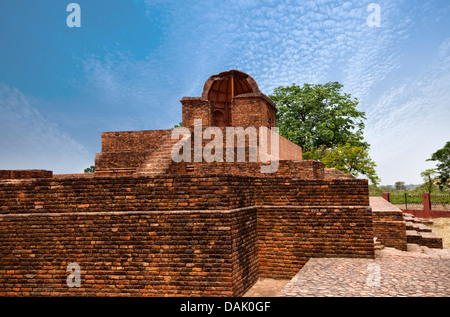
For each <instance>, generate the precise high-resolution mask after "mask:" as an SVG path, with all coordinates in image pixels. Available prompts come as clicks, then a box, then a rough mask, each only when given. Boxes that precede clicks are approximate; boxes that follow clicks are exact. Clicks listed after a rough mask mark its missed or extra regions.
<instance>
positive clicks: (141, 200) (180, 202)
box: [0, 175, 253, 213]
mask: <svg viewBox="0 0 450 317" xmlns="http://www.w3.org/2000/svg"><path fill="white" fill-rule="evenodd" d="M251 182H252V179H251V178H248V177H247V178H239V177H237V176H231V175H230V176H227V175H224V176H220V175H216V176H214V175H212V176H210V177H195V176H174V177H170V176H155V177H145V176H142V177H131V176H128V177H118V178H114V179H111V178H109V177H95V178H91V177H89V178H68V179H39V180H30V181H27V182H20V183H3V184H0V194H1V195H0V206H1V207H0V208H1V209H0V213H66V212H80V211H83V212H105V211H119V212H123V211H149V210H227V209H233V208H240V207H247V206H251V205H252V204H253V194H252V185H251Z"/></svg>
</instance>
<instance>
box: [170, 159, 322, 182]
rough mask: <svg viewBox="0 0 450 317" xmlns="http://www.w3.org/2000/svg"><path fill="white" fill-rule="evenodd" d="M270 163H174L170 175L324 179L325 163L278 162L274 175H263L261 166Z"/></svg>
mask: <svg viewBox="0 0 450 317" xmlns="http://www.w3.org/2000/svg"><path fill="white" fill-rule="evenodd" d="M264 165H265V166H269V165H270V164H269V163H264V164H262V163H258V162H235V163H233V162H229V163H228V162H222V163H218V162H212V163H205V162H202V163H185V162H181V163H172V165H171V167H170V169H169V171H168V173H169V174H178V175H207V174H235V175H246V176H257V177H273V176H284V177H298V178H301V179H323V163H321V162H316V161H278V168H277V170H276V172H274V173H262V172H261V166H264Z"/></svg>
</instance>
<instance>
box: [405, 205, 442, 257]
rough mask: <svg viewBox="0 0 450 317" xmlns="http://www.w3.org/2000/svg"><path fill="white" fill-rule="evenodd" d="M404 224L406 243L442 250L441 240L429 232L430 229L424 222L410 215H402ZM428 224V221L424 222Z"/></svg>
mask: <svg viewBox="0 0 450 317" xmlns="http://www.w3.org/2000/svg"><path fill="white" fill-rule="evenodd" d="M403 218H404V219H405V222H406V240H407V243H414V244H418V245H421V246H426V247H429V248H438V249H442V248H443V245H442V238H441V237H439V236H438V235H436V234H435V233H433V232H431V229H430V228H429V227H427V226H426V225H425V224H424V221H423V220H421V219H419V218H417V217H414V216H413V215H411V214H408V213H404V214H403ZM426 222H427V223H428V224H429V223H430V221H428V220H427V221H426Z"/></svg>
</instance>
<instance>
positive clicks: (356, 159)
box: [303, 143, 380, 186]
mask: <svg viewBox="0 0 450 317" xmlns="http://www.w3.org/2000/svg"><path fill="white" fill-rule="evenodd" d="M303 158H304V159H306V160H319V161H321V162H322V163H323V164H324V165H325V167H334V168H337V169H338V170H340V171H342V172H344V173H346V174H350V175H353V176H354V177H357V176H359V175H364V176H366V177H367V178H369V179H370V181H371V182H372V184H374V185H376V186H377V185H378V184H379V183H380V179H379V178H378V176H377V174H376V171H375V167H376V164H375V162H374V161H373V160H372V159H371V158H370V157H369V153H368V150H367V149H365V148H362V147H358V146H352V145H351V144H350V143H347V144H345V145H338V146H335V147H334V148H326V147H325V146H323V145H321V146H319V147H318V148H317V149H314V150H311V151H308V152H305V153H303Z"/></svg>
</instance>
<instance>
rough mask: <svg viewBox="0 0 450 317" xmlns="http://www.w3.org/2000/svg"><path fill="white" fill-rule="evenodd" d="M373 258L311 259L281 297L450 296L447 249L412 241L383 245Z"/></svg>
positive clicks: (449, 259) (448, 255)
mask: <svg viewBox="0 0 450 317" xmlns="http://www.w3.org/2000/svg"><path fill="white" fill-rule="evenodd" d="M376 253H377V255H376V258H375V259H342V258H339V259H337V258H320V259H310V260H309V261H308V262H307V263H306V265H305V266H304V267H303V268H302V270H300V272H299V273H298V274H297V275H296V276H295V277H294V278H293V279H292V280H291V281H290V282H289V283H288V284H287V285H286V286H285V287H284V289H283V291H282V292H281V293H279V296H284V297H303V296H306V297H312V296H320V297H354V296H357V297H366V296H389V297H398V296H404V297H410V296H411V297H427V296H438V297H443V296H445V297H450V249H449V248H448V247H444V249H442V250H441V249H430V248H427V247H421V246H418V245H414V244H409V245H408V252H402V251H399V250H396V249H393V248H385V249H383V250H380V251H377V252H376Z"/></svg>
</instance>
